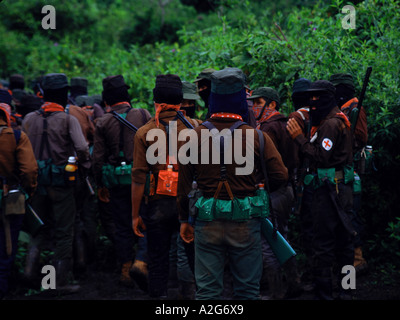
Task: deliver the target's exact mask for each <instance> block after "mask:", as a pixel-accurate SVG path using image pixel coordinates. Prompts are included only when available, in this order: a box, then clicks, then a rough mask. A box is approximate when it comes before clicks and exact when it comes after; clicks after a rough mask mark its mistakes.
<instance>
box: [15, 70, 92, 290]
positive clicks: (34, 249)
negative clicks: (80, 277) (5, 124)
mask: <svg viewBox="0 0 400 320" xmlns="http://www.w3.org/2000/svg"><path fill="white" fill-rule="evenodd" d="M42 89H43V93H44V101H45V102H44V104H43V105H42V107H41V108H40V109H39V110H38V111H35V112H31V113H28V114H27V115H26V116H25V118H24V120H23V123H22V128H23V130H24V132H25V133H26V134H27V135H28V137H29V139H30V141H31V143H32V147H33V150H34V153H35V157H36V160H37V161H38V166H39V175H38V190H37V192H36V193H35V195H34V197H33V198H32V207H33V208H34V210H35V211H36V212H37V213H38V214H39V215H40V217H41V219H42V220H43V222H44V223H45V225H46V226H47V228H43V229H42V230H41V231H40V232H39V234H37V235H35V236H33V237H32V240H31V245H30V248H29V252H28V254H27V260H26V266H25V276H27V277H28V278H29V279H32V277H35V276H37V275H38V274H39V275H40V272H39V270H37V263H38V260H39V257H40V251H41V249H43V248H44V246H45V245H46V241H47V240H48V239H49V237H50V238H52V237H53V236H54V242H55V248H54V261H53V263H54V266H55V269H56V283H57V289H59V290H61V291H63V290H65V291H67V292H75V291H76V290H78V289H79V286H76V285H69V280H70V279H71V278H72V265H73V250H72V247H73V228H74V221H75V215H76V207H75V198H74V185H75V181H76V174H77V170H75V171H72V172H67V171H66V165H67V163H68V161H73V162H74V160H75V161H77V164H78V166H82V167H84V168H85V169H86V170H88V169H89V168H90V158H89V145H88V143H87V141H86V139H85V137H84V136H83V134H82V130H81V127H80V125H79V122H78V120H77V119H76V118H75V117H73V116H71V115H68V114H67V113H65V110H64V108H65V106H66V105H67V99H68V90H69V85H68V79H67V77H66V76H65V74H63V73H54V74H47V75H46V76H45V77H44V78H43V80H42ZM73 167H74V168H75V169H76V164H75V165H73ZM51 226H53V227H51Z"/></svg>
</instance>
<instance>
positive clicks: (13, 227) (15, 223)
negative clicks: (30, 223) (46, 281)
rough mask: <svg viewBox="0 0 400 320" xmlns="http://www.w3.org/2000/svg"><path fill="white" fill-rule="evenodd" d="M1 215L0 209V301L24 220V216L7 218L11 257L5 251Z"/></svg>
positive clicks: (7, 280)
mask: <svg viewBox="0 0 400 320" xmlns="http://www.w3.org/2000/svg"><path fill="white" fill-rule="evenodd" d="M1 214H2V213H1V209H0V300H1V299H2V298H3V297H4V296H5V295H6V294H7V292H8V289H9V277H10V274H11V270H12V267H13V264H14V260H15V255H16V253H17V249H18V248H17V245H18V235H19V231H20V230H21V226H22V222H23V219H24V215H13V216H11V217H10V218H8V219H9V221H10V233H11V243H12V251H11V256H8V255H7V250H6V237H5V232H4V225H3V220H2V219H1Z"/></svg>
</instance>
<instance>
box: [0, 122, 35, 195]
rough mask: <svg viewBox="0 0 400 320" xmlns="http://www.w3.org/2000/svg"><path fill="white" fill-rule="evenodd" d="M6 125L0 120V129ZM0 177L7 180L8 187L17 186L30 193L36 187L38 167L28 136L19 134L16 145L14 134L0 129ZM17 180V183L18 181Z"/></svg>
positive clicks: (5, 128)
mask: <svg viewBox="0 0 400 320" xmlns="http://www.w3.org/2000/svg"><path fill="white" fill-rule="evenodd" d="M6 125H7V123H6V122H5V121H4V120H2V119H0V127H3V126H6ZM0 130H1V133H0V145H1V148H0V176H2V177H5V178H6V179H7V183H8V185H10V186H13V185H16V184H18V182H19V181H20V183H21V186H22V187H23V188H24V189H25V190H26V191H27V192H28V193H31V192H33V191H34V190H35V189H36V186H37V174H38V166H37V163H36V159H35V155H34V154H33V149H32V145H31V142H30V141H29V138H28V136H27V135H26V134H25V133H24V132H21V137H20V139H19V143H18V145H16V141H15V137H14V132H13V130H12V129H11V128H9V127H3V129H0ZM18 180H19V181H18Z"/></svg>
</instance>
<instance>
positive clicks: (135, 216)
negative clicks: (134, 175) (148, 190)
mask: <svg viewBox="0 0 400 320" xmlns="http://www.w3.org/2000/svg"><path fill="white" fill-rule="evenodd" d="M144 187H145V185H144V184H143V183H137V182H134V181H132V187H131V190H132V228H133V232H134V233H135V234H136V235H137V236H138V237H142V238H143V237H144V235H143V233H142V232H141V230H146V226H145V225H144V223H143V220H142V218H141V217H140V215H139V210H140V204H141V202H142V198H143V194H144Z"/></svg>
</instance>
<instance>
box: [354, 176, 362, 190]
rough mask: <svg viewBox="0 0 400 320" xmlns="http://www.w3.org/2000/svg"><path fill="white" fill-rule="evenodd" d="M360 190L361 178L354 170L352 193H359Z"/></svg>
mask: <svg viewBox="0 0 400 320" xmlns="http://www.w3.org/2000/svg"><path fill="white" fill-rule="evenodd" d="M361 191H362V188H361V178H360V176H359V175H358V174H357V173H356V172H354V182H353V194H360V193H361Z"/></svg>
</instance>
